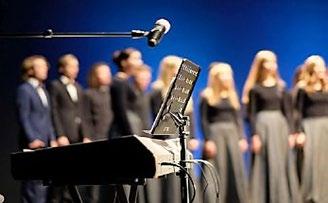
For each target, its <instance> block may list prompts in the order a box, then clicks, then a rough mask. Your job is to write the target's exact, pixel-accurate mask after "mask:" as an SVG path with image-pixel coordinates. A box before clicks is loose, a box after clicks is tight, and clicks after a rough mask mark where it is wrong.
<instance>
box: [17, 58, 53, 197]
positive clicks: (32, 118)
mask: <svg viewBox="0 0 328 203" xmlns="http://www.w3.org/2000/svg"><path fill="white" fill-rule="evenodd" d="M21 70H22V79H23V80H24V83H23V84H21V85H20V86H19V87H18V91H17V101H16V102H17V109H18V118H19V123H20V126H21V133H20V139H19V141H20V143H19V145H20V149H31V150H34V149H39V148H43V147H48V146H49V145H50V146H53V147H54V146H57V143H56V139H55V133H54V129H53V126H52V122H51V111H50V101H49V95H48V92H47V91H46V89H44V87H43V82H44V80H46V79H47V76H48V62H47V60H46V58H44V57H43V56H39V55H35V56H30V57H28V58H26V59H25V60H24V61H23V64H22V69H21ZM46 197H47V187H45V186H43V185H42V184H41V182H39V181H23V182H22V202H26V203H44V202H46Z"/></svg>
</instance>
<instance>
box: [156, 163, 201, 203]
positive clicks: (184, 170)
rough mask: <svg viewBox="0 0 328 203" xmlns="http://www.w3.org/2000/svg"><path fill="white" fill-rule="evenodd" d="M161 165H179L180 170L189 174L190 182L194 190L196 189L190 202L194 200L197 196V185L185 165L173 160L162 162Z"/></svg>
mask: <svg viewBox="0 0 328 203" xmlns="http://www.w3.org/2000/svg"><path fill="white" fill-rule="evenodd" d="M161 165H162V166H175V167H178V168H180V170H182V171H183V172H184V173H186V174H187V176H188V179H189V180H190V182H191V184H192V187H193V190H194V193H193V195H192V198H191V200H190V202H193V201H194V200H195V197H196V185H195V182H194V180H193V179H192V177H191V175H190V173H189V172H188V171H187V170H186V169H185V168H184V167H182V166H181V165H180V164H177V163H173V162H172V163H171V162H162V163H161Z"/></svg>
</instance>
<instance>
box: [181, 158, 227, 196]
mask: <svg viewBox="0 0 328 203" xmlns="http://www.w3.org/2000/svg"><path fill="white" fill-rule="evenodd" d="M185 162H190V163H202V164H204V165H205V166H206V167H207V168H208V169H209V172H210V175H211V178H212V179H213V181H214V182H215V183H214V185H215V190H216V197H217V198H219V196H220V186H221V181H220V176H219V174H218V172H217V171H216V170H215V167H214V166H213V164H211V163H210V162H208V161H205V160H202V159H194V160H186V161H185ZM205 189H206V188H205Z"/></svg>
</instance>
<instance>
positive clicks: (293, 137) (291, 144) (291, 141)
mask: <svg viewBox="0 0 328 203" xmlns="http://www.w3.org/2000/svg"><path fill="white" fill-rule="evenodd" d="M297 136H298V134H296V133H295V134H291V135H289V136H288V146H289V147H290V148H294V147H295V144H296V143H295V141H296V137H297Z"/></svg>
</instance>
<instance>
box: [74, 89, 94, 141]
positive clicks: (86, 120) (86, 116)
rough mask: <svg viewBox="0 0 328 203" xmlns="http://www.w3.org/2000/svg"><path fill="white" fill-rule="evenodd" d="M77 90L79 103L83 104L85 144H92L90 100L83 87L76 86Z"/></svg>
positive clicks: (82, 115)
mask: <svg viewBox="0 0 328 203" xmlns="http://www.w3.org/2000/svg"><path fill="white" fill-rule="evenodd" d="M76 88H77V91H78V94H79V98H80V99H79V102H81V104H80V105H81V106H80V107H81V108H80V111H81V112H80V113H81V130H82V136H83V142H90V141H91V129H90V127H91V126H90V125H91V123H90V117H89V107H88V105H89V104H88V99H87V96H86V94H85V92H84V90H83V89H82V87H81V86H80V85H78V84H76Z"/></svg>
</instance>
